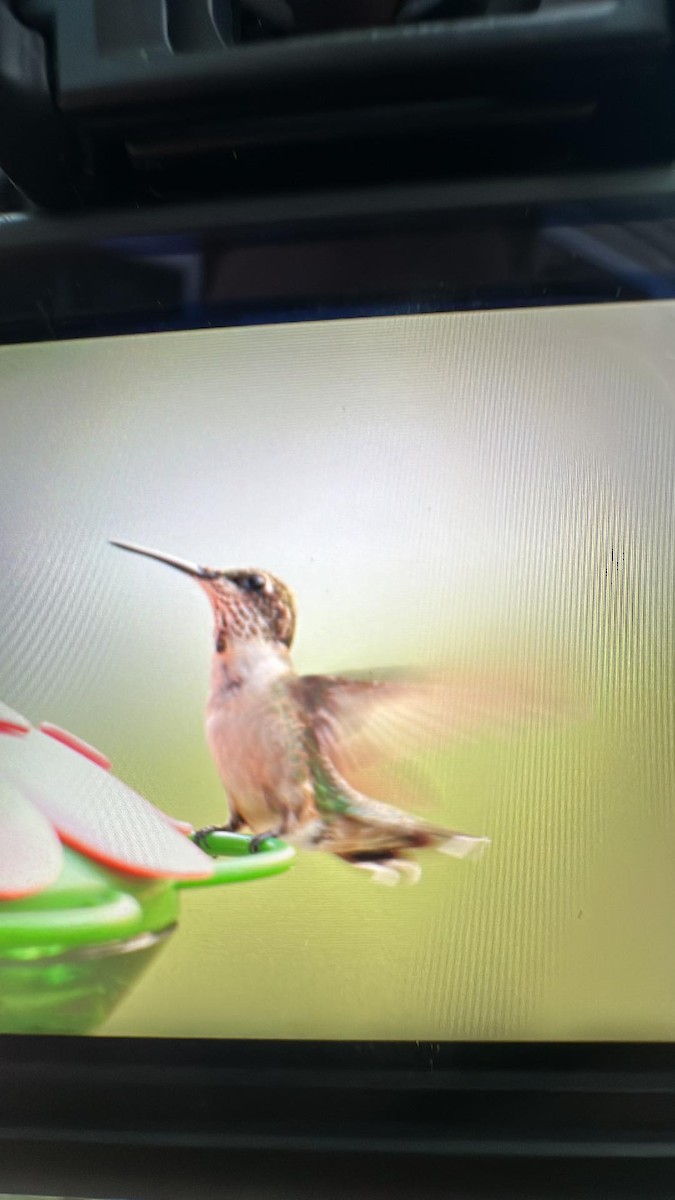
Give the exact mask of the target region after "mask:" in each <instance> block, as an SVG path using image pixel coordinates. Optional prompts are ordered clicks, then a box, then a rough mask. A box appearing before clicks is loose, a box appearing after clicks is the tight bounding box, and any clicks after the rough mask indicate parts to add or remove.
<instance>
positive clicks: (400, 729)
mask: <svg viewBox="0 0 675 1200" xmlns="http://www.w3.org/2000/svg"><path fill="white" fill-rule="evenodd" d="M296 688H297V695H298V698H299V700H300V701H301V703H302V704H303V705H304V706H305V709H306V711H308V712H309V713H310V714H311V715H312V719H313V724H314V728H315V730H316V733H317V736H318V738H319V742H320V744H321V746H322V748H323V750H324V752H325V753H326V754H327V755H328V757H329V758H330V760H331V761H332V762H333V763H334V765H335V766H336V767H337V769H338V770H339V771H341V772H343V773H344V774H346V775H347V776H348V777H349V776H350V775H354V774H355V773H356V772H359V771H361V770H364V769H366V768H368V767H370V766H373V765H376V764H377V763H381V762H383V761H389V762H392V761H395V760H396V759H401V758H405V757H406V756H407V755H410V754H411V753H413V752H414V751H415V750H418V749H420V748H424V747H429V746H433V745H434V744H435V745H436V746H442V745H447V744H448V743H449V742H452V741H458V740H461V739H464V738H467V737H471V736H472V735H477V734H478V733H480V732H481V731H485V730H488V729H490V728H493V729H497V728H499V727H500V726H501V727H503V726H504V725H508V724H511V723H513V722H514V721H517V720H519V719H520V720H522V719H523V718H524V717H526V716H527V715H528V714H530V713H532V712H534V711H537V710H538V709H539V710H541V705H540V704H538V703H537V702H536V699H535V696H534V694H533V693H532V692H530V693H528V691H527V689H526V688H525V686H524V685H523V683H522V681H517V680H511V681H509V680H507V679H504V678H499V677H492V678H488V679H486V678H477V677H476V678H472V677H469V678H467V679H444V678H443V679H441V678H435V677H431V678H423V679H419V678H417V679H414V678H412V677H411V676H409V675H408V676H407V675H406V674H405V673H404V672H398V673H390V674H389V675H388V677H387V678H384V679H380V680H375V679H373V678H372V676H363V675H357V674H355V675H346V676H335V675H304V676H302V677H301V678H300V679H298V681H297V684H296Z"/></svg>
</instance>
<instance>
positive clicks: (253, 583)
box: [239, 575, 265, 592]
mask: <svg viewBox="0 0 675 1200" xmlns="http://www.w3.org/2000/svg"><path fill="white" fill-rule="evenodd" d="M239 586H240V587H241V588H243V589H244V591H245V592H262V591H264V589H265V576H264V575H244V577H243V579H240V580H239Z"/></svg>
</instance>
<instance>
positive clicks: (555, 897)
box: [0, 304, 675, 1040]
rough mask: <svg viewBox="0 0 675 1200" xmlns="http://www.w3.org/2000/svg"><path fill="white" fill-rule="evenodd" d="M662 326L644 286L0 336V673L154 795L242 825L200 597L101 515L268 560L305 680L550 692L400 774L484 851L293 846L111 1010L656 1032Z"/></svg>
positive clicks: (305, 1023) (262, 1021)
mask: <svg viewBox="0 0 675 1200" xmlns="http://www.w3.org/2000/svg"><path fill="white" fill-rule="evenodd" d="M674 332H675V306H673V305H670V304H650V305H640V306H633V305H622V306H620V307H619V306H617V307H612V308H609V307H608V308H595V307H594V308H593V309H590V308H584V309H565V310H545V311H537V312H516V313H488V314H471V315H450V316H444V315H443V316H422V317H416V318H392V319H378V320H361V321H352V322H346V321H345V322H332V323H330V324H316V325H295V326H287V327H274V328H250V329H235V330H222V331H206V332H197V333H188V334H172V335H162V336H148V337H136V338H117V339H108V340H104V341H100V342H90V341H89V342H87V341H83V342H73V343H62V344H57V345H53V346H50V345H39V346H17V347H9V348H5V349H2V350H0V454H1V455H2V474H1V476H0V512H2V524H1V526H0V553H1V554H2V562H3V564H4V565H5V570H4V572H3V575H2V578H0V613H1V614H2V620H1V625H0V696H1V697H2V699H3V700H4V701H5V702H6V703H8V704H10V705H12V706H13V707H15V708H17V709H18V710H19V711H22V712H24V713H25V714H26V715H27V716H28V717H30V718H31V719H32V720H35V721H39V720H41V719H49V720H51V721H54V722H56V723H58V724H61V725H63V726H65V727H66V728H71V729H73V730H74V731H75V732H77V733H78V734H79V735H80V736H82V737H84V738H86V739H87V740H89V741H91V742H93V743H94V744H95V745H97V746H99V747H100V748H101V749H103V750H104V751H105V752H106V753H107V754H109V755H110V757H111V758H112V760H113V764H114V768H115V770H116V773H117V774H118V775H120V777H121V778H123V779H124V780H125V781H126V782H128V783H129V784H131V785H132V786H133V787H135V788H137V789H138V790H139V791H141V792H142V793H143V794H145V795H147V796H148V797H149V798H150V799H151V800H153V801H154V802H155V803H157V804H159V805H160V806H161V807H163V808H165V809H166V810H167V811H169V812H171V813H173V814H175V815H177V816H181V817H184V818H187V819H189V820H191V821H192V822H193V823H194V824H195V825H201V824H205V823H209V822H217V821H219V820H223V819H224V817H225V805H224V798H223V794H222V790H221V787H220V784H219V782H218V779H217V776H216V773H215V769H214V767H213V765H212V763H211V761H210V759H209V755H208V751H207V749H206V746H205V743H204V738H203V730H202V714H203V706H204V700H205V695H206V687H207V680H208V664H209V655H210V632H211V630H210V613H209V609H208V605H207V603H206V600H205V599H204V597H203V596H202V595H201V593H200V591H199V589H198V588H196V587H194V586H193V585H192V584H191V583H190V581H189V580H187V579H185V578H184V577H182V576H180V575H178V574H177V573H175V572H171V571H169V570H168V568H162V567H161V566H160V565H158V564H154V563H150V562H143V561H142V560H140V559H136V558H132V557H131V556H128V555H123V554H121V553H120V552H119V551H115V550H113V549H111V548H109V547H108V546H107V544H106V543H107V539H108V538H109V537H121V538H126V539H130V540H136V541H139V542H142V543H143V544H146V545H150V546H155V547H156V548H158V549H161V550H164V551H166V552H168V553H173V554H178V555H182V556H185V557H189V558H193V559H195V560H198V561H200V562H204V563H207V564H209V565H220V566H226V567H246V566H258V567H261V568H266V569H269V570H272V571H274V572H275V573H276V574H278V575H279V576H281V577H282V578H283V579H284V580H286V582H287V583H289V584H290V585H291V586H292V587H293V589H294V591H295V593H296V597H297V601H298V608H299V633H298V639H297V644H296V653H295V661H296V665H297V666H298V669H299V670H301V671H311V672H315V671H323V670H326V671H335V670H340V669H345V668H364V667H373V668H376V667H378V666H387V665H391V664H402V663H411V664H420V665H438V664H447V663H450V664H457V666H458V668H459V669H460V670H461V671H462V672H463V673H466V671H467V670H469V671H470V670H471V669H472V668H473V667H474V666H475V668H476V671H477V672H481V673H482V674H483V675H484V674H486V673H487V674H489V673H494V675H495V678H499V677H500V675H501V674H502V673H503V672H510V671H513V670H514V669H515V670H517V671H522V672H523V673H524V674H525V675H529V674H530V673H534V674H535V676H536V677H537V678H538V679H540V680H542V681H543V682H545V684H546V686H547V687H549V688H550V689H551V690H553V692H557V691H559V693H560V695H561V697H563V696H564V698H565V700H564V703H561V707H560V711H559V712H557V713H554V714H542V715H541V716H538V717H536V718H533V719H531V720H529V721H527V722H523V723H521V724H518V723H517V724H516V725H514V726H513V727H512V728H511V729H508V730H503V731H501V733H495V732H494V731H490V730H487V729H486V730H485V731H483V732H481V733H479V734H478V735H477V736H476V737H475V738H474V739H473V740H469V741H466V742H463V743H461V744H458V745H452V746H449V747H448V746H442V745H438V746H437V747H435V748H434V749H433V751H432V752H431V753H430V754H428V755H426V756H425V757H424V758H423V759H422V758H419V759H417V760H412V761H410V762H408V763H405V764H402V765H401V767H400V769H399V770H398V772H397V773H396V774H395V775H394V776H393V777H392V778H391V779H390V780H389V786H388V789H387V798H388V799H390V800H393V801H394V802H398V803H399V804H401V806H402V807H409V806H412V804H413V801H414V797H415V796H417V794H418V793H419V794H420V795H421V796H422V797H424V804H423V809H422V811H423V814H424V816H426V817H428V818H430V819H433V820H435V821H439V822H442V823H444V824H447V825H449V826H451V827H456V828H460V829H463V830H465V831H467V832H471V833H475V834H487V835H488V836H489V837H490V838H491V839H492V846H491V847H490V849H489V851H488V852H487V853H486V855H485V856H484V858H483V859H482V860H481V861H480V862H478V863H474V862H457V861H453V860H449V859H446V858H444V857H441V856H439V855H435V854H430V853H427V854H425V855H423V856H421V861H422V864H423V868H424V875H423V878H422V881H421V883H420V884H419V885H418V886H417V887H415V888H405V887H402V888H399V889H385V888H378V887H377V886H376V885H374V884H373V883H371V882H370V880H369V879H368V878H367V877H366V876H365V875H364V874H363V873H361V872H358V871H354V870H353V869H350V868H349V867H348V866H347V865H346V864H344V863H341V862H338V861H336V860H333V859H331V858H329V857H328V856H325V855H319V854H316V855H310V854H301V855H299V858H298V861H297V863H296V865H295V867H294V868H293V870H292V871H291V872H290V873H289V874H287V875H285V876H283V877H280V878H277V879H271V880H267V881H262V882H258V883H255V884H250V885H246V886H241V887H231V888H227V889H220V890H214V891H213V892H209V891H200V892H195V893H192V894H188V895H186V896H185V898H184V901H183V914H184V915H183V920H182V923H181V927H180V930H179V932H178V934H177V935H176V936H175V938H174V939H173V941H172V942H171V944H170V945H169V946H168V947H167V949H166V950H165V952H164V953H163V955H162V956H161V957H160V958H159V959H158V960H157V962H156V964H155V965H154V967H153V969H152V971H151V972H150V973H149V974H148V976H147V978H146V979H144V980H143V981H142V982H141V983H140V984H139V985H138V987H137V988H136V990H135V991H134V992H133V993H132V994H131V995H130V997H129V998H128V1000H127V1001H125V1002H124V1004H123V1005H122V1006H121V1007H120V1008H119V1010H118V1011H117V1012H116V1013H115V1014H114V1016H113V1017H112V1019H111V1020H109V1022H108V1023H107V1025H106V1026H105V1028H104V1029H102V1030H101V1032H102V1033H105V1034H119V1035H126V1036H128V1035H133V1034H139V1035H143V1036H153V1035H159V1036H183V1037H185V1036H190V1035H195V1036H206V1037H214V1036H221V1035H222V1036H224V1037H275V1038H283V1037H294V1038H341V1037H344V1038H367V1039H371V1038H412V1039H424V1040H426V1039H431V1040H443V1039H452V1038H476V1039H480V1038H497V1039H505V1038H516V1039H517V1038H581V1039H583V1038H594V1039H597V1038H603V1037H607V1038H622V1037H626V1038H631V1039H641V1038H645V1039H653V1038H665V1039H669V1038H670V1037H672V1036H673V1034H674V1033H675V954H674V953H673V937H672V934H671V920H672V917H671V914H672V911H673V903H672V901H673V899H674V898H675V897H674V895H673V893H674V892H675V883H674V880H675V872H674V871H673V865H674V864H673V822H672V810H673V799H672V795H673V786H674V783H675V753H674V746H675V732H674V723H673V711H674V707H673V699H674V695H673V693H674V690H675V689H674V687H673V672H674V665H673V664H674V661H675V660H674V658H673V649H674V647H673V639H674V632H673V631H674V630H675V619H674V618H675V613H674V611H673V609H674V604H673V600H674V594H675V570H674V567H675V563H674V557H675V556H674V554H673V529H674V528H675V494H674V484H673V471H672V463H673V461H674V460H675V459H674V453H675V406H674V405H673V385H674V383H675V357H674V356H673V354H672V350H671V347H672V345H673V333H674Z"/></svg>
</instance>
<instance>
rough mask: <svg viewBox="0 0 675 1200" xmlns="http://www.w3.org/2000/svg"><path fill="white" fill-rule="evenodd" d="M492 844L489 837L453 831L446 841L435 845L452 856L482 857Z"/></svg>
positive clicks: (443, 852)
mask: <svg viewBox="0 0 675 1200" xmlns="http://www.w3.org/2000/svg"><path fill="white" fill-rule="evenodd" d="M489 845H490V839H489V838H487V837H472V836H471V835H470V834H466V833H453V834H452V835H451V836H450V837H446V840H445V841H444V842H440V844H439V845H437V846H436V847H435V849H436V850H439V851H440V853H441V854H447V855H448V856H449V857H450V858H475V859H477V858H482V857H483V854H484V853H485V851H486V850H487V848H488V846H489Z"/></svg>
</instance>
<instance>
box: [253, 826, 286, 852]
mask: <svg viewBox="0 0 675 1200" xmlns="http://www.w3.org/2000/svg"><path fill="white" fill-rule="evenodd" d="M278 836H279V835H278V834H277V833H275V832H274V830H273V829H268V830H266V831H265V833H256V835H255V837H252V838H251V840H250V842H249V844H248V852H249V854H257V853H258V851H259V850H262V848H263V846H264V844H265V842H267V841H269V839H270V838H275V837H278Z"/></svg>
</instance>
